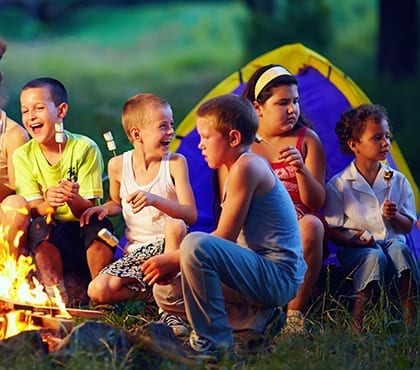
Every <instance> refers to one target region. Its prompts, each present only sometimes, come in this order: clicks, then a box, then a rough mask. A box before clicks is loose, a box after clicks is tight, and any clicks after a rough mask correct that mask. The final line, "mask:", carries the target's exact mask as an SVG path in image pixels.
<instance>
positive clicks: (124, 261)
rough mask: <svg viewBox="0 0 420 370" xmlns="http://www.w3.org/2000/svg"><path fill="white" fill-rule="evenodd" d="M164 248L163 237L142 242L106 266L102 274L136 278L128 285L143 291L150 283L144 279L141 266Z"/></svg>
mask: <svg viewBox="0 0 420 370" xmlns="http://www.w3.org/2000/svg"><path fill="white" fill-rule="evenodd" d="M164 248H165V241H164V240H163V239H160V240H156V241H153V242H148V243H145V244H142V245H141V246H140V247H138V248H137V249H135V250H134V251H133V252H130V253H129V254H126V255H125V256H123V257H121V258H119V259H118V260H116V261H115V262H113V263H111V264H109V265H108V266H106V267H104V268H103V269H102V270H101V272H100V274H108V275H113V276H118V277H130V278H134V279H136V280H137V282H136V283H132V284H128V285H127V287H128V288H129V289H131V290H135V291H137V292H143V291H145V290H146V289H147V288H148V285H147V284H146V283H145V282H144V281H143V277H144V275H143V272H142V271H141V269H140V266H141V265H142V264H143V263H144V262H145V261H147V260H148V259H149V258H150V257H153V256H156V255H157V254H162V253H163V251H164Z"/></svg>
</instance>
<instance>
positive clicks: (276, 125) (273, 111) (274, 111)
mask: <svg viewBox="0 0 420 370" xmlns="http://www.w3.org/2000/svg"><path fill="white" fill-rule="evenodd" d="M255 108H256V110H257V114H258V118H259V125H260V127H262V128H263V129H264V130H265V131H269V132H271V133H272V134H273V135H281V134H283V133H286V132H288V131H290V130H292V129H293V127H294V126H295V124H296V122H297V120H298V118H299V115H300V107H299V92H298V88H297V86H296V85H290V86H285V85H283V86H278V87H275V88H273V90H272V95H271V97H270V98H268V99H267V101H266V102H265V103H264V104H262V105H260V104H258V103H255Z"/></svg>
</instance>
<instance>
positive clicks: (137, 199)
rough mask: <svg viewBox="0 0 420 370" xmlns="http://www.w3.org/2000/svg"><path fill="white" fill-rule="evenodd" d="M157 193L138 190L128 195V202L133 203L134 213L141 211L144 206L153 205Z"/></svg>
mask: <svg viewBox="0 0 420 370" xmlns="http://www.w3.org/2000/svg"><path fill="white" fill-rule="evenodd" d="M154 199H155V195H154V194H152V193H148V192H146V191H136V192H134V193H132V194H130V195H128V196H127V199H126V200H127V203H131V209H132V211H133V213H137V212H140V211H141V210H142V209H143V208H144V207H147V206H151V205H152V204H153V201H154Z"/></svg>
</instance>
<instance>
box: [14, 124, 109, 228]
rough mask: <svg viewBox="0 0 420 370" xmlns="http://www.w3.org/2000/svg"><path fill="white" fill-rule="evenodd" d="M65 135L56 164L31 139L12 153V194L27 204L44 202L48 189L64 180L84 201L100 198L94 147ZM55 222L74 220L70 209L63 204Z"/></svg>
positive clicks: (99, 164) (98, 159)
mask: <svg viewBox="0 0 420 370" xmlns="http://www.w3.org/2000/svg"><path fill="white" fill-rule="evenodd" d="M65 134H66V136H67V142H66V146H65V148H64V151H63V154H62V157H61V159H60V161H59V162H58V163H57V164H56V165H54V166H51V165H50V164H49V163H48V161H47V160H46V158H45V156H44V154H43V153H42V151H41V148H40V146H39V144H38V143H37V142H36V141H35V140H33V139H31V140H30V141H28V142H27V143H25V144H24V145H22V146H21V147H19V148H17V149H16V150H15V152H14V154H13V164H14V167H15V173H16V193H17V194H19V195H21V196H23V197H24V198H25V199H26V200H27V201H28V202H30V201H32V200H36V199H44V193H45V191H46V190H47V189H48V187H50V186H53V185H57V184H58V182H59V180H61V179H67V180H72V181H75V182H77V183H78V184H79V185H80V189H79V194H80V195H81V196H82V197H84V198H86V199H100V198H102V196H103V187H102V172H103V168H104V164H103V158H102V155H101V152H100V150H99V148H98V146H97V144H96V143H95V142H94V141H93V140H92V139H90V138H88V137H86V136H83V135H79V134H74V133H70V132H68V131H65ZM54 219H56V220H58V221H77V220H78V219H77V218H76V217H75V216H74V215H73V213H72V212H71V209H70V207H69V206H68V205H67V204H65V205H64V206H62V207H58V208H57V210H56V212H55V213H54Z"/></svg>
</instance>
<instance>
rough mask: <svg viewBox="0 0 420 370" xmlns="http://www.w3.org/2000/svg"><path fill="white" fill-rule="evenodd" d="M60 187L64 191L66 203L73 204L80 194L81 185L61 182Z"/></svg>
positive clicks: (66, 181) (65, 181)
mask: <svg viewBox="0 0 420 370" xmlns="http://www.w3.org/2000/svg"><path fill="white" fill-rule="evenodd" d="M58 186H59V187H60V189H61V190H62V193H63V197H64V198H63V199H64V201H65V202H71V201H72V200H74V198H75V197H76V196H77V195H78V194H79V189H80V185H79V184H78V183H77V182H73V181H69V180H60V181H59V182H58Z"/></svg>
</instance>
